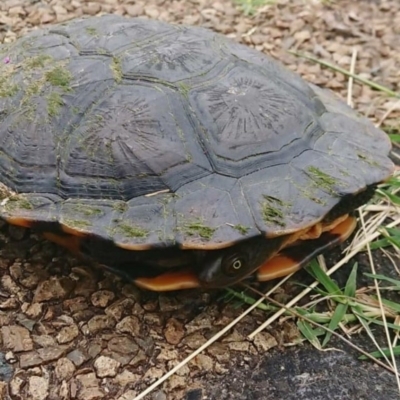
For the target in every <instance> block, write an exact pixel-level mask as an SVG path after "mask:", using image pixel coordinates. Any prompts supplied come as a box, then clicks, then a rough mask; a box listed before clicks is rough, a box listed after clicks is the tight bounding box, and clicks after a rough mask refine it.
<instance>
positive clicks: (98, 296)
mask: <svg viewBox="0 0 400 400" xmlns="http://www.w3.org/2000/svg"><path fill="white" fill-rule="evenodd" d="M114 297H115V294H114V293H113V292H110V291H109V290H99V291H98V292H94V293H93V294H92V296H91V301H92V304H93V305H94V306H95V307H101V308H105V307H107V306H108V304H109V303H110V302H111V301H113V300H114Z"/></svg>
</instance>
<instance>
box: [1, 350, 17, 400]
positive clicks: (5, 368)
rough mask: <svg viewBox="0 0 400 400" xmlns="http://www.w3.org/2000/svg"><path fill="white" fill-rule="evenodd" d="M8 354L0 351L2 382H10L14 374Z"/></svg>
mask: <svg viewBox="0 0 400 400" xmlns="http://www.w3.org/2000/svg"><path fill="white" fill-rule="evenodd" d="M7 354H8V353H7ZM7 354H4V353H2V352H0V382H1V381H3V382H9V381H10V380H11V378H12V377H13V375H14V368H12V367H11V365H10V362H9V361H8V360H7ZM11 354H12V353H11ZM7 361H8V362H7ZM0 399H1V397H0Z"/></svg>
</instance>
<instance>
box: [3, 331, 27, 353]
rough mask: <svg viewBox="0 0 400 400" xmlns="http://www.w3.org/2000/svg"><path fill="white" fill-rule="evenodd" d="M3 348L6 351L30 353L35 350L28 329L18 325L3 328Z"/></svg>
mask: <svg viewBox="0 0 400 400" xmlns="http://www.w3.org/2000/svg"><path fill="white" fill-rule="evenodd" d="M1 335H2V337H3V346H4V347H5V348H6V349H10V350H13V351H15V352H18V351H28V350H32V349H33V341H32V339H31V337H30V335H29V331H28V329H26V328H23V327H22V326H18V325H10V326H3V327H2V328H1Z"/></svg>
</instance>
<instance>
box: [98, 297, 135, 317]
mask: <svg viewBox="0 0 400 400" xmlns="http://www.w3.org/2000/svg"><path fill="white" fill-rule="evenodd" d="M132 306H133V300H132V299H122V300H118V301H116V302H114V303H113V304H111V305H110V306H108V307H107V308H106V309H105V310H104V312H105V313H106V314H107V315H109V316H111V317H114V318H115V319H116V320H117V321H119V320H120V319H121V318H122V315H123V314H124V312H126V311H127V310H129V309H130V308H131V307H132Z"/></svg>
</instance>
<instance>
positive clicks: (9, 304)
mask: <svg viewBox="0 0 400 400" xmlns="http://www.w3.org/2000/svg"><path fill="white" fill-rule="evenodd" d="M18 307H19V302H18V300H17V299H16V298H15V297H10V298H8V299H6V300H4V301H0V310H15V309H17V308H18Z"/></svg>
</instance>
